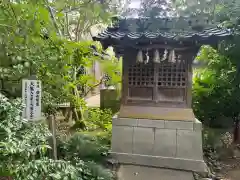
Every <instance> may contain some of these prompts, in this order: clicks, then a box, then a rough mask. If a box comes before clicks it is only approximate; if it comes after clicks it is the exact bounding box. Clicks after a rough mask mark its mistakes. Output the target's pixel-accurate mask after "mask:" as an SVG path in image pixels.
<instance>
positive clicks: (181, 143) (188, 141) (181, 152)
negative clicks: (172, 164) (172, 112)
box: [177, 130, 203, 160]
mask: <svg viewBox="0 0 240 180" xmlns="http://www.w3.org/2000/svg"><path fill="white" fill-rule="evenodd" d="M202 152H203V151H202V136H201V132H197V131H188V130H177V157H178V158H187V159H196V160H199V159H202V158H203V153H202Z"/></svg>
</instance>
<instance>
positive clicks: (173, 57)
mask: <svg viewBox="0 0 240 180" xmlns="http://www.w3.org/2000/svg"><path fill="white" fill-rule="evenodd" d="M168 62H172V63H175V62H176V56H175V51H174V49H173V50H172V51H171V52H170V53H169V56H168Z"/></svg>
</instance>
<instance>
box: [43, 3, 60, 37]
mask: <svg viewBox="0 0 240 180" xmlns="http://www.w3.org/2000/svg"><path fill="white" fill-rule="evenodd" d="M47 8H48V11H49V13H50V16H51V19H52V22H53V25H54V27H55V29H56V30H57V32H58V34H59V36H60V37H63V35H62V32H61V30H60V29H59V27H58V24H57V21H56V18H55V16H54V14H53V11H52V8H51V7H50V6H49V5H47Z"/></svg>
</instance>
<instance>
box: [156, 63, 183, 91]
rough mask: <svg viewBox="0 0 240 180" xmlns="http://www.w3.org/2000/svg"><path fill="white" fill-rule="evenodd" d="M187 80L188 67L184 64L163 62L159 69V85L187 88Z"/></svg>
mask: <svg viewBox="0 0 240 180" xmlns="http://www.w3.org/2000/svg"><path fill="white" fill-rule="evenodd" d="M186 80H187V73H186V68H185V66H183V65H182V64H180V63H179V64H178V63H175V64H161V65H160V67H159V69H158V82H157V83H158V86H159V87H175V88H178V87H179V88H185V87H186Z"/></svg>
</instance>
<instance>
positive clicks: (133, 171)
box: [117, 165, 194, 180]
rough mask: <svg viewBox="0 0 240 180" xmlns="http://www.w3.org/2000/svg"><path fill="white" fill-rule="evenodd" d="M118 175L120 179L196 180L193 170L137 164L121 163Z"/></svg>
mask: <svg viewBox="0 0 240 180" xmlns="http://www.w3.org/2000/svg"><path fill="white" fill-rule="evenodd" d="M117 176H118V179H119V180H176V179H177V180H194V177H193V173H192V172H186V171H177V170H171V169H161V168H153V167H147V166H137V165H121V166H120V168H119V170H118V172H117Z"/></svg>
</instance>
